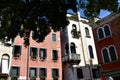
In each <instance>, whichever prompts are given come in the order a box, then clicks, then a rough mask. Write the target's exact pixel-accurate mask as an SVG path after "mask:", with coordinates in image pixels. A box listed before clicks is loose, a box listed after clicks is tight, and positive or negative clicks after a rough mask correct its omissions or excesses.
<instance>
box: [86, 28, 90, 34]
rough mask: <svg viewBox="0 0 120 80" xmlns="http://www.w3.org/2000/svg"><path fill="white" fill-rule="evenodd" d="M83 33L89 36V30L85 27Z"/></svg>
mask: <svg viewBox="0 0 120 80" xmlns="http://www.w3.org/2000/svg"><path fill="white" fill-rule="evenodd" d="M85 33H86V36H90V33H89V29H88V28H87V27H85Z"/></svg>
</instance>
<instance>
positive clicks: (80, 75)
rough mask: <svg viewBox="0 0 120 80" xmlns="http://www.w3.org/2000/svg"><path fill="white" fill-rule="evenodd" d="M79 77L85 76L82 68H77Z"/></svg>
mask: <svg viewBox="0 0 120 80" xmlns="http://www.w3.org/2000/svg"><path fill="white" fill-rule="evenodd" d="M77 77H78V78H83V71H82V69H80V68H77Z"/></svg>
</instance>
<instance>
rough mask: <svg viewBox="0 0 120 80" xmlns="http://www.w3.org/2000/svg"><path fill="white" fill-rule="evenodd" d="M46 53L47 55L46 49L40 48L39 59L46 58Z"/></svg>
mask: <svg viewBox="0 0 120 80" xmlns="http://www.w3.org/2000/svg"><path fill="white" fill-rule="evenodd" d="M46 55H47V51H46V49H43V48H41V49H40V59H41V60H44V59H45V58H46Z"/></svg>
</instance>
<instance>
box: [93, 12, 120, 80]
mask: <svg viewBox="0 0 120 80" xmlns="http://www.w3.org/2000/svg"><path fill="white" fill-rule="evenodd" d="M119 21H120V14H111V15H109V16H107V17H105V18H103V19H101V20H100V23H99V24H98V25H95V26H94V28H93V33H94V39H95V44H96V49H97V56H98V61H99V64H100V72H101V76H102V77H106V78H109V77H112V78H113V79H114V80H120V22H119Z"/></svg>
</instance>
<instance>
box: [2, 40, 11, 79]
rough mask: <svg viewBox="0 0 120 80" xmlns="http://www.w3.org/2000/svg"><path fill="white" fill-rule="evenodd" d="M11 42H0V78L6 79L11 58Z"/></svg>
mask: <svg viewBox="0 0 120 80" xmlns="http://www.w3.org/2000/svg"><path fill="white" fill-rule="evenodd" d="M11 44H12V41H11V40H10V41H0V78H2V77H3V78H5V77H8V75H9V72H10V67H11V66H10V65H11V58H12V45H11Z"/></svg>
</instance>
